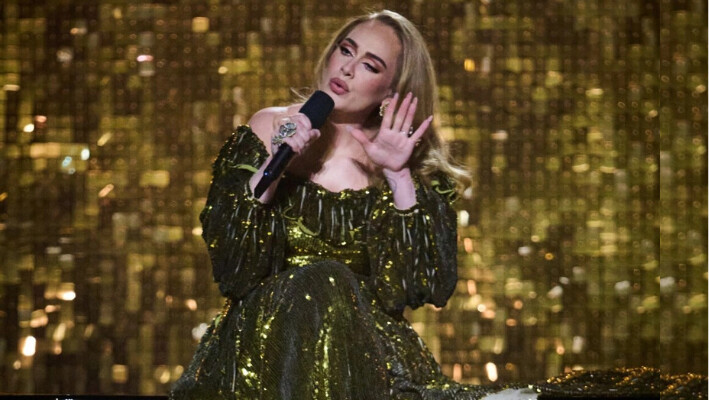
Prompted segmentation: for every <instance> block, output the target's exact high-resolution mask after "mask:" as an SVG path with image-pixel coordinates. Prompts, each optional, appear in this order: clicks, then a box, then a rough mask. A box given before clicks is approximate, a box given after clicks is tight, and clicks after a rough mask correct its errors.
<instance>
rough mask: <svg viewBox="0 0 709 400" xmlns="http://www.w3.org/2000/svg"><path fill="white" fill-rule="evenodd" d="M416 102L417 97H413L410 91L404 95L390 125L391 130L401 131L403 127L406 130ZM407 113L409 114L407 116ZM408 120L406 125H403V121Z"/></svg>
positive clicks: (411, 119)
mask: <svg viewBox="0 0 709 400" xmlns="http://www.w3.org/2000/svg"><path fill="white" fill-rule="evenodd" d="M417 103H418V99H417V98H414V97H413V95H412V94H411V92H409V93H408V94H407V95H406V97H404V100H402V102H401V105H399V108H398V110H397V112H396V118H395V119H394V123H393V124H392V126H391V129H392V130H393V131H397V132H398V131H402V130H404V128H406V129H407V130H408V127H410V126H411V122H412V121H413V119H414V113H416V104H417ZM409 114H411V115H410V116H409ZM407 120H408V121H409V123H408V125H405V124H404V122H405V121H407Z"/></svg>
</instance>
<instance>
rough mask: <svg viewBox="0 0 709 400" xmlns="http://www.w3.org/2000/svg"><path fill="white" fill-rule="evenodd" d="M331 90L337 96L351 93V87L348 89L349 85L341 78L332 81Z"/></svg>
mask: <svg viewBox="0 0 709 400" xmlns="http://www.w3.org/2000/svg"><path fill="white" fill-rule="evenodd" d="M330 89H332V91H333V92H334V93H335V94H337V95H342V94H345V93H347V92H349V91H350V89H349V87H347V83H345V81H343V80H342V79H339V78H332V79H330Z"/></svg>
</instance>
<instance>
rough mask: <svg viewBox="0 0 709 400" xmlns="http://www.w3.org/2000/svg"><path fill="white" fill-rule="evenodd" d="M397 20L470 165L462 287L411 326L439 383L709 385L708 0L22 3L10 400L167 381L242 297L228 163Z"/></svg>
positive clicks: (10, 167)
mask: <svg viewBox="0 0 709 400" xmlns="http://www.w3.org/2000/svg"><path fill="white" fill-rule="evenodd" d="M382 7H386V8H390V9H393V10H396V11H399V12H401V13H403V14H404V15H406V16H408V17H409V18H411V19H412V20H413V21H415V23H417V24H418V25H419V26H420V28H421V30H422V32H423V34H424V35H425V37H426V38H427V40H428V43H429V44H430V49H431V52H432V54H433V56H434V60H435V63H436V68H437V71H438V76H439V80H440V84H441V91H440V96H441V104H442V110H441V114H440V115H438V116H437V120H438V122H439V123H440V125H441V126H442V129H441V131H442V132H443V133H444V135H445V137H446V138H447V139H449V140H450V141H452V144H453V147H454V150H455V152H456V154H457V155H458V156H459V157H460V158H461V159H462V160H464V161H465V162H466V163H467V164H468V165H469V166H470V167H471V168H472V171H473V173H474V180H475V183H474V186H473V187H472V188H471V189H469V190H468V191H467V192H466V194H465V198H464V199H463V200H462V201H460V202H459V203H458V208H459V221H460V231H459V233H460V235H459V236H460V243H459V249H460V253H459V258H460V281H459V284H458V287H457V290H456V294H455V295H454V297H453V298H452V299H451V301H450V302H449V305H448V307H447V308H446V309H444V310H434V309H432V308H427V309H423V310H419V311H416V312H414V313H411V314H410V315H409V317H410V318H411V320H412V321H413V322H414V326H415V328H416V329H417V330H418V331H419V332H420V333H421V335H422V336H423V337H424V338H425V340H426V342H427V343H428V345H429V346H430V348H431V349H432V351H433V352H434V353H435V355H436V357H437V359H438V360H439V361H440V362H441V363H442V365H443V369H444V371H445V372H446V373H447V374H449V375H451V376H453V377H454V378H456V379H459V380H462V381H466V382H471V383H489V382H490V381H494V380H497V381H498V382H501V381H512V380H516V381H536V380H538V379H542V378H544V377H547V376H551V375H555V374H558V373H560V372H563V371H564V370H568V369H572V368H608V367H614V366H638V365H647V366H653V367H659V368H662V369H663V370H664V371H666V372H687V371H689V372H699V373H705V374H706V373H707V4H706V1H703V0H672V1H669V0H628V1H615V0H576V1H571V0H534V1H521V0H519V1H508V0H470V1H456V0H441V1H427V0H411V1H379V2H376V1H374V2H371V1H350V2H344V1H310V0H299V1H296V0H290V1H289V0H281V1H261V0H154V1H128V0H96V1H88V0H3V1H2V2H0V18H1V19H0V26H1V27H0V43H1V45H0V86H1V87H2V90H1V91H0V129H2V131H1V132H0V133H1V134H0V140H1V143H0V156H1V158H0V263H1V265H2V273H1V275H0V327H2V328H1V329H2V335H1V337H0V377H1V378H0V391H2V392H11V393H28V392H65V393H66V392H72V393H91V392H93V393H96V392H102V393H143V394H152V393H166V392H167V390H168V388H169V385H170V383H171V382H172V381H174V380H175V379H176V378H177V377H178V376H179V375H180V373H181V371H182V369H183V367H184V366H185V364H186V363H187V362H188V361H189V359H190V357H191V355H192V353H193V351H194V349H195V344H196V339H197V338H198V337H199V335H200V334H201V333H202V332H203V331H204V328H205V325H204V324H205V323H206V322H207V321H208V320H209V319H210V318H211V317H212V316H213V315H214V314H215V313H216V311H217V310H218V309H219V308H220V307H221V302H222V300H221V299H220V298H219V296H218V295H217V288H216V287H215V286H214V285H213V284H212V279H211V272H210V266H209V262H208V259H207V256H206V253H205V246H204V244H203V242H202V239H201V238H200V225H199V222H198V219H197V216H198V213H199V211H200V210H201V207H202V205H203V204H204V201H205V196H206V194H207V189H208V185H209V181H210V162H211V160H212V159H213V158H214V157H215V156H216V154H217V152H218V150H219V148H220V146H221V144H222V142H223V141H224V140H225V139H226V137H227V136H228V135H229V133H230V130H231V129H232V127H233V126H234V125H235V124H239V123H243V122H245V121H247V120H248V118H249V116H250V115H251V114H252V113H253V112H254V111H256V110H258V109H260V108H261V107H264V106H267V105H275V104H285V103H287V102H289V101H291V99H292V97H291V94H290V92H289V88H290V87H296V88H299V87H303V86H307V85H308V84H309V83H310V77H311V71H312V69H313V66H314V63H315V60H316V56H317V54H319V52H320V50H321V48H322V47H323V45H324V44H325V42H326V39H327V38H328V37H329V35H330V33H331V32H332V31H333V30H334V29H335V28H337V27H339V26H340V25H341V24H342V23H343V22H344V21H345V20H346V18H347V17H350V16H353V15H358V14H360V13H361V11H362V10H363V9H364V8H374V9H377V8H382Z"/></svg>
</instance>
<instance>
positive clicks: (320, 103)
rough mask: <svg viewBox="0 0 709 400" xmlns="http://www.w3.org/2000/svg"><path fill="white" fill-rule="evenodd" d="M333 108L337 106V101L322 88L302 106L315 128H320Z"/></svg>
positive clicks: (301, 109)
mask: <svg viewBox="0 0 709 400" xmlns="http://www.w3.org/2000/svg"><path fill="white" fill-rule="evenodd" d="M333 108H335V101H334V100H333V99H332V97H330V96H328V94H327V93H325V92H323V91H321V90H316V91H315V92H314V93H313V94H312V95H311V96H310V98H309V99H308V101H306V102H305V104H303V107H301V108H300V112H301V113H303V114H305V115H306V116H307V117H308V119H309V120H310V125H312V127H313V129H320V127H321V126H323V124H324V123H325V120H326V119H327V116H328V115H330V113H331V112H332V109H333Z"/></svg>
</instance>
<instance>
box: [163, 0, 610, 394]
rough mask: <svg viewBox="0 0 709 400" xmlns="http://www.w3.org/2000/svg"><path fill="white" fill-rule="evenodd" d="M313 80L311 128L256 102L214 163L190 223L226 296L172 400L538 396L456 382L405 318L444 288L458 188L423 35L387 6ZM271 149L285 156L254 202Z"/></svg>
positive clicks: (447, 287)
mask: <svg viewBox="0 0 709 400" xmlns="http://www.w3.org/2000/svg"><path fill="white" fill-rule="evenodd" d="M315 77H316V82H315V87H316V88H317V89H320V90H322V91H324V92H326V93H327V94H329V95H330V96H331V97H332V98H333V100H334V103H335V107H334V111H333V112H332V113H331V114H330V116H329V118H328V121H327V122H326V123H325V125H324V126H323V127H322V129H320V130H318V129H312V127H311V125H310V121H309V120H308V118H307V117H305V116H304V115H302V114H300V113H298V110H299V107H300V105H293V106H290V107H285V108H277V107H276V108H267V109H264V110H261V111H259V112H257V113H256V114H255V115H254V116H253V118H252V119H251V120H250V122H249V126H242V127H239V128H238V129H237V130H236V132H235V133H234V134H233V135H232V136H231V137H230V138H229V140H228V141H227V143H226V144H225V145H224V147H223V148H222V150H221V152H220V154H219V156H218V158H217V160H216V161H215V163H214V179H213V181H212V186H211V188H210V192H209V196H208V199H207V205H206V207H205V208H204V210H203V212H202V214H201V216H200V218H201V220H202V223H203V236H204V239H205V241H206V243H207V246H208V250H209V254H210V257H211V260H212V264H213V271H214V278H215V280H216V281H217V282H218V283H219V289H220V291H221V292H222V294H224V296H225V297H227V300H226V304H225V307H224V310H223V311H222V312H221V313H220V314H219V315H218V316H217V317H216V318H215V319H214V320H213V321H212V324H211V325H210V327H209V329H208V331H207V333H206V334H205V335H204V336H203V338H202V340H201V342H200V345H199V348H198V350H197V353H196V354H195V356H194V359H193V360H192V362H191V364H190V366H189V367H188V368H187V370H186V371H185V373H184V375H183V376H182V377H181V378H180V380H179V381H178V382H177V383H176V385H175V387H174V389H173V392H172V393H171V397H172V398H174V399H186V398H200V399H202V398H203V399H213V398H230V399H311V398H312V399H478V398H482V397H484V396H486V397H485V398H489V399H492V398H494V399H501V398H506V399H509V398H515V399H522V398H524V399H530V398H536V394H535V392H534V391H533V390H528V389H523V390H514V389H507V390H504V391H503V392H500V393H492V394H491V393H490V392H492V389H491V388H489V387H472V386H463V385H460V384H457V383H455V382H452V381H451V380H449V379H448V378H446V377H445V376H443V375H442V374H441V372H440V368H439V366H438V365H437V363H436V361H435V360H434V358H433V357H432V356H431V354H430V352H429V351H428V350H427V349H426V347H425V345H424V344H423V342H422V341H421V339H420V338H419V337H418V335H417V334H416V333H415V332H414V331H413V329H412V328H411V326H410V325H409V323H408V322H407V321H406V320H405V319H404V318H403V316H402V312H403V310H404V307H406V306H410V307H412V308H416V307H419V306H421V305H423V304H424V303H432V304H434V305H436V306H443V305H445V303H446V301H447V300H448V298H449V297H450V295H451V294H452V292H453V289H454V287H455V284H456V280H457V276H456V214H455V212H454V211H453V210H452V208H451V206H450V203H451V201H452V200H453V199H454V198H455V193H456V183H455V182H456V181H458V182H460V181H463V180H464V179H465V174H464V173H463V172H462V170H460V169H459V168H456V167H455V166H453V165H452V164H451V163H450V162H449V160H448V155H447V152H446V150H445V147H444V146H443V145H442V143H441V141H440V139H439V138H438V136H436V132H435V130H434V129H433V127H432V125H431V123H432V116H433V114H434V108H435V107H434V106H435V99H436V93H435V77H434V73H433V68H432V63H431V60H430V57H429V54H428V51H427V50H426V46H425V44H424V42H423V40H422V38H421V35H420V34H419V32H418V31H417V30H416V29H415V28H414V27H413V25H412V24H411V23H410V22H409V21H408V20H406V19H405V18H404V17H402V16H400V15H398V14H396V13H393V12H389V11H384V12H379V13H374V14H371V15H367V16H363V17H360V18H357V19H355V20H353V21H351V22H350V23H348V24H347V25H345V26H344V27H343V28H342V29H341V30H340V31H339V32H338V33H337V34H336V35H335V37H334V39H333V40H332V42H331V43H330V44H329V45H328V47H327V48H326V50H325V52H324V54H323V56H322V58H321V60H320V62H319V64H318V67H317V69H316V74H315ZM281 143H287V144H288V145H290V146H291V147H292V148H293V150H294V151H295V153H296V154H297V156H296V158H295V159H293V161H292V162H291V163H290V165H289V166H288V168H287V171H286V174H285V175H286V176H285V177H283V178H282V179H280V180H279V181H277V182H275V183H274V184H272V185H271V186H270V187H269V189H268V190H266V191H265V192H264V193H263V195H262V196H260V197H259V198H258V199H256V198H254V197H253V195H252V193H253V190H254V188H255V186H256V184H257V183H258V182H259V180H260V179H261V176H262V175H263V170H264V169H265V166H266V165H267V164H268V163H269V161H270V160H271V156H272V154H274V153H275V151H276V150H277V148H278V146H279V145H280V144H281ZM619 376H623V375H622V374H621V375H619ZM578 382H579V380H578V379H577V380H575V381H574V382H573V384H576V383H578ZM584 382H585V381H584ZM551 389H553V388H551ZM574 390H576V389H575V387H574ZM574 393H576V394H578V392H574ZM562 397H563V393H562Z"/></svg>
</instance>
